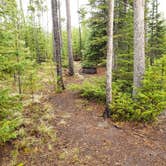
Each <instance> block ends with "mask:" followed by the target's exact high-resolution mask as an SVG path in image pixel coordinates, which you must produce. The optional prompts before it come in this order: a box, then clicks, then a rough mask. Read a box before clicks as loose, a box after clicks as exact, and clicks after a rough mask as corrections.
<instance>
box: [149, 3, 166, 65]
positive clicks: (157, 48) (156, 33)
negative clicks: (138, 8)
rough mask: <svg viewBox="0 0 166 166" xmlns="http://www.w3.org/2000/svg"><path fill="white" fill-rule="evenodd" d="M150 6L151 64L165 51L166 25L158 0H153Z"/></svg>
mask: <svg viewBox="0 0 166 166" xmlns="http://www.w3.org/2000/svg"><path fill="white" fill-rule="evenodd" d="M149 5H150V8H149V17H148V18H149V19H148V20H149V21H148V50H147V51H148V57H149V62H150V65H153V63H154V60H155V59H157V58H160V57H161V56H162V55H163V54H164V53H165V52H166V49H165V37H166V32H165V31H166V27H165V25H164V20H163V19H162V17H161V14H160V12H159V9H158V8H159V2H158V0H152V1H151V2H150V4H149Z"/></svg>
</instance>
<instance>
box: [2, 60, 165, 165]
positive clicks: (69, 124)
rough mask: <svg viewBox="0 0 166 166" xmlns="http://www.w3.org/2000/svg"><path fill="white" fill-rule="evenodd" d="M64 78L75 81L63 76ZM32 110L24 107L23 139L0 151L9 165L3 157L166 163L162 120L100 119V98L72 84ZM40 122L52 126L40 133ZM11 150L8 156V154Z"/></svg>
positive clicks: (75, 162)
mask: <svg viewBox="0 0 166 166" xmlns="http://www.w3.org/2000/svg"><path fill="white" fill-rule="evenodd" d="M75 66H77V67H76V71H77V72H76V79H75V80H74V82H77V83H81V80H80V77H82V78H86V77H90V76H88V75H86V76H82V75H80V74H78V73H79V70H80V68H79V64H78V63H76V65H75ZM101 71H102V69H101ZM78 75H79V76H78ZM91 77H92V76H91ZM66 82H68V83H72V82H73V81H71V80H70V78H67V79H66ZM36 108H38V110H40V111H36ZM46 108H47V109H46ZM32 110H33V109H32ZM34 110H35V111H31V112H29V113H26V117H27V119H29V118H31V119H32V120H33V122H31V123H30V122H29V123H28V124H27V123H26V124H25V128H27V126H28V125H29V128H28V129H27V133H29V135H28V136H27V139H25V140H24V141H20V142H19V141H16V143H15V145H17V147H18V146H19V147H18V149H17V151H16V150H13V149H14V148H13V149H12V148H11V145H8V146H9V147H6V149H5V150H4V151H3V153H2V152H1V153H0V157H1V158H2V160H1V161H0V165H1V166H9V165H8V164H6V163H14V164H15V165H19V164H20V165H21V164H23V165H25V166H83V165H87V166H94V165H96V166H136V165H137V166H165V165H166V139H165V138H166V130H165V127H166V126H165V123H164V126H161V125H162V124H163V123H162V124H161V125H156V126H155V127H150V126H144V125H134V124H128V123H113V122H112V121H111V120H108V121H104V120H103V118H102V117H101V115H102V112H103V110H104V106H103V105H102V104H100V103H95V102H90V101H87V100H85V99H82V98H80V97H79V95H78V94H77V93H76V92H72V91H70V90H65V91H64V92H63V93H61V94H55V93H50V94H48V96H45V99H43V101H41V103H40V106H38V107H36V106H35V109H34ZM41 123H42V126H43V125H46V126H47V127H48V128H51V129H52V130H50V132H49V131H48V133H50V135H49V136H50V137H48V136H45V135H44V134H43V133H45V132H47V131H45V130H44V127H43V130H41V129H40V132H39V131H38V130H36V128H35V127H39V126H41ZM34 128H35V129H34ZM43 135H44V136H43ZM50 138H56V140H53V139H50ZM24 144H28V145H29V146H27V145H24ZM20 146H21V148H20ZM0 150H1V149H0ZM9 150H10V151H12V157H11V156H9V155H8V152H9ZM13 156H14V157H15V158H14V157H13ZM11 161H12V162H11ZM14 164H13V165H14ZM11 165H12V164H11Z"/></svg>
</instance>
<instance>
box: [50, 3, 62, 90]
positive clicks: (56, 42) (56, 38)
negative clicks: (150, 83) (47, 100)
mask: <svg viewBox="0 0 166 166" xmlns="http://www.w3.org/2000/svg"><path fill="white" fill-rule="evenodd" d="M51 2H52V20H53V50H54V51H53V52H54V57H55V61H56V74H57V88H58V90H63V89H64V88H65V87H64V83H63V76H62V60H61V46H60V28H59V18H58V3H57V0H52V1H51Z"/></svg>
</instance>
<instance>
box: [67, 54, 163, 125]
mask: <svg viewBox="0 0 166 166" xmlns="http://www.w3.org/2000/svg"><path fill="white" fill-rule="evenodd" d="M165 64H166V57H163V58H161V59H160V60H157V61H156V62H155V64H154V65H153V66H151V67H149V68H148V70H147V71H146V74H145V77H144V80H143V81H142V87H141V88H140V89H139V90H138V93H137V95H136V97H135V98H134V99H133V98H132V96H131V94H130V93H127V92H124V90H122V87H124V85H123V82H121V81H116V82H113V101H112V104H111V106H110V107H111V115H112V119H113V120H120V121H126V120H127V121H143V122H152V121H154V120H156V119H157V117H158V115H160V113H161V112H162V111H163V110H164V109H165V107H166V66H165ZM70 88H71V89H73V90H78V91H79V92H80V94H81V96H82V97H85V98H87V99H93V100H97V101H102V102H105V95H106V94H105V78H102V79H99V78H95V79H91V80H87V81H85V82H84V83H83V84H82V85H72V86H71V87H70Z"/></svg>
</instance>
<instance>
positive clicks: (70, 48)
mask: <svg viewBox="0 0 166 166" xmlns="http://www.w3.org/2000/svg"><path fill="white" fill-rule="evenodd" d="M66 16H67V36H68V58H69V75H70V76H72V75H74V64H73V50H72V32H71V15H70V0H66Z"/></svg>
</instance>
